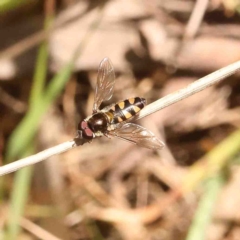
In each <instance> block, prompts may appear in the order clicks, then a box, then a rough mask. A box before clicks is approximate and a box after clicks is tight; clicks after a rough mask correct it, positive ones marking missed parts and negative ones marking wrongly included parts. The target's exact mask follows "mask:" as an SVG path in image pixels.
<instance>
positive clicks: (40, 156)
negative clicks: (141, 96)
mask: <svg viewBox="0 0 240 240" xmlns="http://www.w3.org/2000/svg"><path fill="white" fill-rule="evenodd" d="M239 69H240V61H238V62H235V63H233V64H231V65H228V66H227V67H224V68H222V69H220V70H218V71H216V72H213V73H211V74H209V75H207V76H206V77H203V78H200V79H199V80H197V81H195V82H193V83H192V84H190V85H188V86H187V87H186V88H183V89H181V90H179V91H176V92H174V93H172V94H169V95H167V96H165V97H163V98H161V99H159V100H157V101H155V102H153V103H151V104H149V105H147V106H146V107H145V108H144V109H143V110H141V112H140V114H139V115H138V116H137V118H136V119H140V118H143V117H146V116H148V115H150V114H152V113H154V112H156V111H159V110H161V109H163V108H165V107H168V106H169V105H172V104H173V103H176V102H178V101H181V100H183V99H185V98H187V97H189V96H191V95H193V94H195V93H197V92H200V91H202V90H204V89H205V88H207V87H210V86H212V85H214V84H216V83H218V82H220V81H221V80H223V79H225V78H226V77H228V76H230V75H232V74H234V73H236V72H237V71H238V70H239ZM76 146H77V145H76V143H75V141H74V140H72V141H69V142H65V143H62V144H59V145H57V146H55V147H52V148H49V149H47V150H45V151H42V152H40V153H37V154H35V155H32V156H29V157H27V158H23V159H20V160H18V161H15V162H12V163H9V164H6V165H5V166H2V167H0V176H2V175H5V174H7V173H11V172H14V171H17V170H18V169H20V168H23V167H26V166H29V165H32V164H35V163H37V162H41V161H43V160H45V159H47V158H49V157H51V156H53V155H57V154H60V153H62V152H65V151H67V150H69V149H71V148H74V147H76Z"/></svg>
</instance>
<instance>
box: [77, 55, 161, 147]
mask: <svg viewBox="0 0 240 240" xmlns="http://www.w3.org/2000/svg"><path fill="white" fill-rule="evenodd" d="M114 83H115V74H114V69H113V66H112V63H111V62H110V60H109V59H108V58H104V59H103V60H102V61H101V63H100V66H99V69H98V76H97V86H96V90H95V96H94V104H93V110H92V115H91V116H89V117H87V118H86V119H84V120H83V121H81V122H80V123H79V124H78V130H77V134H78V136H77V138H78V139H84V140H86V141H89V142H90V141H91V140H93V139H94V138H96V137H101V136H106V137H110V136H113V137H117V138H120V139H123V140H125V141H128V142H131V143H134V144H136V145H138V146H141V147H145V148H149V149H161V148H163V146H164V143H163V142H162V141H161V140H160V139H158V138H157V137H155V136H154V134H153V133H152V132H150V131H149V130H147V129H146V128H144V127H142V126H140V125H137V124H133V123H129V122H128V121H129V120H132V119H133V118H134V117H135V116H136V115H137V114H138V113H139V111H140V110H141V109H143V108H144V106H145V105H146V100H145V99H144V98H140V97H134V98H129V99H126V100H124V101H120V102H118V103H116V104H112V105H109V106H107V107H105V108H103V109H101V110H100V109H99V107H100V105H101V103H102V102H103V101H106V100H109V99H110V98H111V97H112V94H113V88H114Z"/></svg>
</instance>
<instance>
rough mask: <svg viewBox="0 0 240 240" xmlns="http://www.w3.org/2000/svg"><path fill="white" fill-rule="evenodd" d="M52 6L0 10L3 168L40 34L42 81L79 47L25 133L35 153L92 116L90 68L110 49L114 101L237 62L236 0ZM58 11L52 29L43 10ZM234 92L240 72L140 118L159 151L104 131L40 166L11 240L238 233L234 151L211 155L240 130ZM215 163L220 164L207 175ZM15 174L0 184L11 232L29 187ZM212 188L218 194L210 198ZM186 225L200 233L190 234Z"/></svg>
mask: <svg viewBox="0 0 240 240" xmlns="http://www.w3.org/2000/svg"><path fill="white" fill-rule="evenodd" d="M29 2H30V3H29ZM54 2H55V1H52V0H51V1H47V0H46V1H27V3H25V4H23V5H21V4H20V5H19V6H17V7H15V8H14V9H4V11H1V13H0V36H1V38H0V161H1V164H2V165H4V164H6V163H7V162H6V160H5V159H6V155H7V147H9V146H8V145H9V144H11V143H9V142H8V141H9V139H10V138H11V134H12V133H13V132H14V129H16V128H17V126H18V124H19V123H20V122H21V120H22V119H24V117H25V116H26V113H27V112H28V111H29V109H30V107H29V106H30V105H31V99H30V95H31V90H32V82H33V81H32V79H33V74H34V69H35V68H36V56H37V49H38V48H39V44H40V43H41V42H42V41H43V40H45V39H46V38H47V40H48V43H49V46H48V52H49V61H48V64H47V66H48V72H47V78H46V79H47V83H46V85H47V84H49V83H50V82H51V79H52V76H53V75H54V74H56V73H57V72H59V71H60V69H62V68H63V67H64V66H65V65H66V64H67V63H68V62H69V61H70V59H71V57H72V55H73V54H74V52H75V51H76V48H77V47H78V45H79V43H82V50H81V53H80V56H79V57H78V59H77V61H76V63H75V67H74V72H73V74H72V75H71V77H70V78H69V80H68V81H67V83H66V85H65V87H64V90H61V91H60V92H59V93H58V94H57V97H56V98H54V101H53V102H52V104H51V106H50V107H49V108H48V110H47V112H46V113H45V114H44V115H43V116H41V121H40V124H38V131H37V133H36V134H35V135H34V137H33V139H31V141H32V143H33V142H34V147H35V152H38V151H41V150H43V149H46V148H49V147H51V146H54V145H57V144H59V143H61V142H64V141H68V140H70V139H72V138H73V137H74V136H75V132H76V126H77V123H78V122H79V120H81V119H84V118H85V117H86V116H88V115H89V114H91V109H92V104H93V97H94V95H93V94H94V87H95V84H96V76H97V68H98V65H99V62H100V61H101V60H102V59H103V58H104V57H105V56H107V57H109V58H110V59H111V61H112V63H113V65H114V68H115V71H116V76H117V79H116V86H115V92H114V96H113V98H112V99H111V102H115V101H118V100H122V99H126V98H129V97H134V96H142V97H145V98H147V100H148V102H149V103H150V102H153V101H155V100H157V99H159V98H161V97H163V96H165V95H167V94H169V93H171V92H173V91H175V90H177V89H181V88H183V87H185V86H187V85H188V84H189V83H191V82H193V81H195V80H196V79H198V78H200V77H202V76H204V75H207V74H209V73H210V72H213V71H215V70H217V69H219V68H221V67H224V66H227V65H228V64H231V63H233V62H235V61H238V60H239V58H240V25H239V21H240V16H239V12H240V6H239V5H238V4H237V3H238V2H237V1H236V2H234V1H230V0H211V1H204V0H203V1H202V0H198V1H191V0H188V1H180V0H149V1H147V0H141V1H140V0H111V1H87V0H85V1H77V0H62V1H56V3H55V4H56V5H55V6H54ZM46 3H47V4H46ZM196 4H197V5H196ZM100 5H101V6H100ZM194 7H196V10H197V11H196V12H195V13H194V12H193V9H194ZM0 10H1V5H0ZM53 11H55V17H54V24H52V31H51V32H50V33H49V35H48V34H47V33H45V32H44V31H43V27H42V26H43V21H44V15H45V14H46V13H47V14H50V13H52V12H53ZM96 19H97V23H96V22H95V28H94V30H92V32H91V34H90V35H89V36H88V37H86V35H87V34H88V33H87V32H88V31H89V29H90V28H91V27H92V23H93V22H94V21H96ZM239 93H240V81H239V74H236V75H235V76H232V77H230V78H228V79H226V80H225V81H224V82H223V83H221V84H219V85H218V86H214V87H211V88H209V89H206V90H204V91H202V92H200V93H198V94H195V95H194V96H192V97H190V98H188V99H186V100H184V101H181V102H179V103H177V104H175V105H172V106H170V107H168V108H166V109H164V110H162V111H159V112H156V113H154V114H152V115H151V116H149V117H146V118H144V119H142V120H141V121H139V124H141V125H143V126H145V127H146V128H148V129H150V130H151V131H152V132H154V133H155V135H156V136H158V137H159V138H161V139H162V140H163V141H164V142H165V143H166V147H165V148H164V149H163V150H162V151H159V152H154V151H151V150H147V149H143V148H139V147H136V146H134V145H131V144H129V143H127V142H123V141H121V140H118V139H111V140H109V139H107V138H101V139H96V140H94V141H93V142H92V143H91V144H85V145H83V146H81V147H78V148H75V149H73V150H71V151H69V152H67V153H64V154H61V155H58V156H55V157H52V158H50V159H48V160H47V161H44V162H43V163H39V164H36V165H35V167H34V172H33V173H32V177H31V181H29V182H27V183H26V184H27V187H29V190H26V195H25V197H24V198H25V200H26V205H24V204H22V205H21V203H20V205H21V206H22V208H24V211H23V213H22V216H21V217H20V218H18V219H17V220H16V222H17V225H20V226H21V228H22V230H21V231H20V232H19V234H18V236H17V237H16V239H48V240H51V239H74V240H83V239H84V240H87V239H106V240H118V239H123V240H147V239H149V240H184V239H187V240H198V239H199V240H200V239H207V240H238V239H240V227H239V224H240V211H239V208H240V191H239V189H240V177H239V176H240V167H239V165H238V163H239V154H238V152H239V150H238V152H237V153H234V154H233V155H234V156H228V155H227V154H226V155H227V157H226V158H228V162H227V161H225V160H224V161H225V163H224V164H222V165H221V166H220V163H218V159H220V158H221V157H222V156H223V155H224V154H225V152H227V149H228V147H226V148H224V153H222V152H221V149H223V145H220V147H219V143H220V142H222V141H223V140H224V139H227V137H228V136H230V134H232V133H233V132H235V131H237V129H238V128H239V126H240V108H239V104H240V94H239ZM35 106H37V105H35ZM28 128H29V129H30V130H31V129H32V125H31V124H30V125H29V126H28ZM33 131H34V130H33ZM21 137H22V139H24V137H25V134H22V136H21ZM19 141H21V139H20V140H19ZM228 144H229V148H231V147H230V146H232V145H233V143H231V141H230V143H228ZM221 146H222V147H221ZM224 146H225V145H224ZM218 147H219V148H218ZM219 149H220V150H219ZM239 149H240V147H239ZM26 152H27V150H26ZM24 154H25V151H23V155H24ZM20 157H22V155H20V154H18V155H17V156H15V157H14V158H13V159H11V160H16V159H18V158H20ZM224 157H225V155H224ZM224 157H223V158H224ZM209 159H213V161H215V163H214V164H215V165H214V166H212V165H211V163H209V162H208V160H209ZM219 161H220V160H219ZM218 164H219V166H220V167H219V166H218ZM210 165H211V167H213V168H214V169H217V170H216V171H212V172H214V173H213V176H209V174H208V171H207V170H208V169H209V168H210ZM212 172H211V171H210V173H212ZM199 174H200V175H201V174H202V175H201V176H200V177H199V178H198V176H199ZM216 175H217V176H216ZM14 177H15V181H14ZM16 177H17V176H16V173H15V175H13V174H11V175H8V176H7V177H6V178H4V181H3V184H1V186H0V187H1V205H0V228H1V229H2V231H4V232H6V234H8V231H10V230H9V229H11V221H10V220H9V219H11V218H12V216H14V215H16V214H17V213H16V212H14V202H15V201H18V200H19V199H21V194H22V192H24V190H22V191H21V190H20V193H19V194H20V195H14V196H15V198H13V195H12V193H13V189H14V187H15V188H16V184H17V183H16V182H17V181H16ZM209 178H210V180H209ZM206 179H207V180H206ZM216 179H217V180H216ZM219 179H221V180H219ZM205 180H206V181H205ZM211 181H216V185H217V187H216V185H214V184H212V185H211ZM209 182H210V184H209ZM27 187H26V188H27ZM23 189H24V187H23ZM209 192H210V193H215V192H216V194H215V195H213V197H212V198H211V197H209V198H207V193H209ZM209 195H210V194H209ZM203 199H205V203H207V204H209V205H210V207H209V208H207V210H206V209H204V208H201V207H199V206H201V204H200V205H199V204H198V203H199V202H200V203H202V202H203V201H204V200H203ZM206 199H207V200H206ZM16 204H17V203H16ZM211 204H212V205H211ZM197 209H198V210H197ZM197 212H198V214H199V215H197ZM199 212H200V213H199ZM201 213H202V215H203V216H205V217H206V218H209V220H208V221H206V225H205V226H202V225H201V224H199V225H197V223H196V222H197V220H196V219H199V218H201V217H199V216H200V215H201ZM193 219H195V220H196V221H193ZM36 227H37V228H36ZM193 228H194V229H195V230H196V229H197V230H198V231H200V232H201V233H202V234H203V236H202V237H201V236H200V235H199V234H198V236H197V237H191V236H190V232H189V229H193ZM43 230H44V231H43ZM49 233H51V234H52V236H50V235H48V234H49ZM41 234H42V235H41ZM54 236H55V237H57V238H54ZM187 236H188V237H187ZM6 239H7V238H6Z"/></svg>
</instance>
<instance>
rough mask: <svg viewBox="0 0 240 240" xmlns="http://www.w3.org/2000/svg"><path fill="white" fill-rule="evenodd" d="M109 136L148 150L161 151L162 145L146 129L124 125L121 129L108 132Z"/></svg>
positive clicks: (130, 124) (129, 124)
mask: <svg viewBox="0 0 240 240" xmlns="http://www.w3.org/2000/svg"><path fill="white" fill-rule="evenodd" d="M109 135H111V136H114V137H117V138H121V139H123V140H126V141H128V142H132V143H134V144H137V145H138V146H141V147H145V148H150V149H158V150H160V149H162V148H163V147H164V143H163V142H162V141H161V140H160V139H158V138H157V137H155V135H154V134H153V133H152V132H150V131H149V130H147V129H146V128H144V127H142V126H140V125H137V124H133V123H127V124H124V125H123V126H122V127H121V128H118V129H115V130H113V131H111V132H109Z"/></svg>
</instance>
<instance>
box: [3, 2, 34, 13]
mask: <svg viewBox="0 0 240 240" xmlns="http://www.w3.org/2000/svg"><path fill="white" fill-rule="evenodd" d="M32 3H33V1H32V0H1V1H0V13H3V12H6V11H9V10H12V9H15V8H18V7H20V6H22V5H25V4H32ZM35 3H37V0H35Z"/></svg>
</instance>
